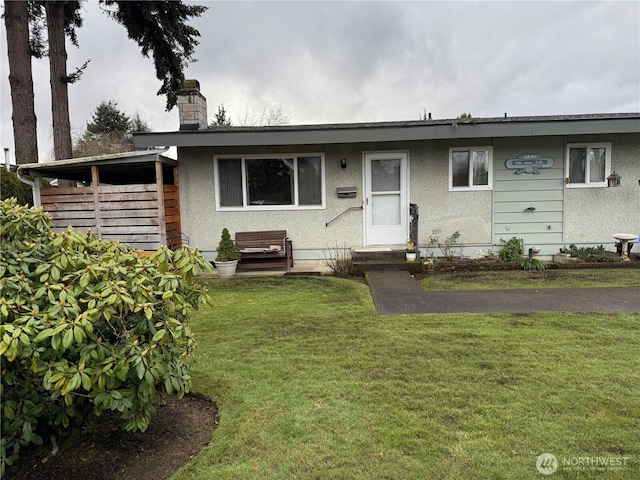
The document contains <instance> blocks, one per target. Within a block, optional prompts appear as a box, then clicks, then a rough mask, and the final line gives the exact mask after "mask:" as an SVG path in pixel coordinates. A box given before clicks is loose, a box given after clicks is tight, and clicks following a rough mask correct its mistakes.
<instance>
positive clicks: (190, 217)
mask: <svg viewBox="0 0 640 480" xmlns="http://www.w3.org/2000/svg"><path fill="white" fill-rule="evenodd" d="M565 141H566V142H568V143H573V142H583V141H611V142H612V154H613V169H614V170H615V171H616V172H617V173H618V174H620V175H621V177H622V186H621V187H619V188H588V189H571V188H567V189H565V213H564V235H565V240H566V244H567V245H568V244H570V243H576V244H600V243H605V242H607V241H609V242H610V243H609V244H608V245H607V246H608V247H610V246H611V244H612V243H613V239H612V237H611V235H612V234H614V233H617V232H630V233H640V186H639V185H638V179H640V134H633V135H630V134H627V135H615V136H607V137H606V138H603V137H601V136H596V137H584V136H581V137H576V138H566V139H565ZM492 143H493V140H492V139H485V140H483V141H479V140H474V141H465V140H457V141H441V140H438V141H425V142H408V143H402V144H399V143H397V144H391V143H366V144H342V145H340V144H338V145H334V144H331V145H321V146H318V145H315V146H302V147H295V148H292V147H268V148H267V147H265V148H262V149H257V148H254V149H242V150H233V149H230V148H227V149H217V150H214V149H213V148H181V149H179V151H178V158H179V177H180V179H179V182H180V199H181V200H180V201H181V215H182V229H183V232H184V233H185V234H186V235H187V236H188V237H189V243H190V244H191V245H194V246H199V247H200V248H201V249H202V250H203V252H205V254H206V255H207V257H208V258H212V256H213V254H214V252H215V249H216V247H217V244H218V241H219V238H220V232H221V231H222V229H223V228H224V227H227V228H228V229H229V230H230V232H231V235H232V237H233V235H234V234H235V232H237V231H255V230H275V229H285V230H287V233H288V235H289V237H290V238H291V239H292V241H293V247H294V258H296V259H308V260H317V259H318V258H319V256H320V255H321V254H322V252H323V250H328V249H331V248H333V247H335V246H336V245H338V246H346V247H353V246H361V245H363V237H364V234H363V228H364V227H363V212H362V210H354V211H350V212H348V213H345V214H344V215H343V216H342V217H340V218H338V219H337V220H335V221H334V222H333V223H331V225H329V226H326V223H327V222H329V221H330V220H332V219H334V218H335V217H337V216H338V215H340V214H341V213H342V212H344V211H345V210H347V209H348V208H349V207H360V206H361V205H362V200H363V158H364V157H363V152H380V151H403V152H408V154H409V170H410V182H409V197H408V198H409V202H410V203H417V204H418V207H419V213H420V218H419V244H420V246H422V247H424V246H425V245H426V244H428V242H429V238H430V237H431V236H435V237H438V238H439V239H440V241H444V240H445V239H446V238H447V237H449V236H451V235H452V234H453V233H454V232H455V231H458V232H459V233H460V240H459V241H460V242H461V243H462V244H463V245H465V250H464V253H465V254H467V255H470V254H474V253H475V252H476V251H477V249H478V248H491V245H492V202H493V192H492V191H475V192H473V191H470V192H450V191H449V188H448V169H449V148H450V147H452V146H464V145H467V146H486V145H492ZM496 148H500V147H494V157H500V155H498V154H497V153H496ZM256 153H265V154H267V153H273V154H280V153H322V154H324V158H325V175H326V183H325V187H326V208H324V209H315V210H278V211H241V212H231V211H220V212H219V211H216V203H215V179H214V155H224V154H256ZM342 158H345V159H346V161H347V168H345V169H342V168H341V167H340V161H341V159H342ZM500 158H501V157H500ZM351 186H355V187H356V188H357V196H356V197H355V198H349V199H340V198H337V195H336V188H337V187H351ZM407 235H408V232H407ZM636 248H638V247H636Z"/></svg>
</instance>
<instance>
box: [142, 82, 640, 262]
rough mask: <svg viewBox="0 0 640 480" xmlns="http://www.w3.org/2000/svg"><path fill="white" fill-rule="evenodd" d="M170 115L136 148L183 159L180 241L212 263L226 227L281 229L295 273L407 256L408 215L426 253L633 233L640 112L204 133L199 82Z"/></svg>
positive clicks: (553, 245) (639, 217)
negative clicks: (306, 265) (337, 262)
mask: <svg viewBox="0 0 640 480" xmlns="http://www.w3.org/2000/svg"><path fill="white" fill-rule="evenodd" d="M178 106H179V115H180V129H179V130H178V131H175V132H163V133H141V134H137V135H135V139H134V141H135V144H136V146H137V147H153V146H158V145H162V146H176V147H177V152H178V164H179V171H180V182H181V189H180V208H181V219H182V231H183V232H184V233H185V234H186V236H188V237H189V239H190V243H191V244H192V245H198V246H199V247H200V248H201V249H202V250H203V252H204V253H205V255H206V256H207V257H208V258H210V259H212V258H213V257H214V256H215V248H216V245H217V242H218V239H219V235H220V232H221V230H222V229H223V228H224V227H227V228H228V229H229V230H230V231H231V233H232V235H233V233H234V232H237V231H252V230H269V229H286V230H287V233H288V235H289V237H290V238H291V239H292V242H293V248H294V251H293V255H294V259H295V260H296V261H300V260H317V259H318V258H320V257H322V253H323V251H325V250H326V249H327V248H331V247H335V246H336V245H340V246H346V247H358V246H383V247H399V246H404V245H405V244H406V242H407V240H408V238H409V237H410V233H409V228H410V222H411V218H410V205H414V207H413V210H412V211H411V213H413V214H414V215H413V222H414V226H416V227H417V228H416V232H414V233H413V238H416V234H417V239H418V245H419V247H420V249H421V250H422V252H423V253H425V248H426V247H427V245H428V243H429V239H431V238H438V239H439V240H440V241H443V240H444V239H446V238H448V237H450V236H451V235H452V234H454V232H459V234H460V236H459V242H460V243H461V244H462V245H463V254H465V255H474V254H475V253H476V252H477V251H478V250H479V249H481V250H483V251H485V252H486V251H491V250H493V251H494V252H496V251H498V250H499V248H500V245H501V242H502V241H503V240H504V241H506V240H508V239H510V238H512V237H514V236H515V237H521V238H523V239H524V242H525V245H526V247H527V248H530V247H533V246H539V247H540V250H541V251H540V253H541V254H543V255H544V254H546V255H551V254H554V253H557V252H558V250H559V249H560V248H561V247H565V246H568V245H570V244H576V245H579V246H597V245H600V244H603V245H605V246H606V247H607V248H609V249H611V250H613V248H614V247H613V246H614V242H615V241H614V238H613V235H614V234H616V233H620V232H627V233H635V234H638V233H640V113H618V114H591V115H562V116H535V117H508V116H507V115H506V114H505V116H504V117H499V118H465V119H454V120H435V119H429V120H424V121H423V120H419V121H404V122H383V123H355V124H328V125H287V126H277V127H226V126H225V127H214V128H208V127H207V108H206V99H205V97H204V96H203V95H202V93H201V92H200V90H199V85H198V83H197V82H196V81H187V82H186V83H185V88H184V89H183V90H182V91H181V92H180V96H179V101H178ZM608 179H609V180H608ZM616 179H619V186H616V187H609V186H608V184H609V183H618V182H616ZM416 224H417V225H416ZM637 248H638V247H636V249H637Z"/></svg>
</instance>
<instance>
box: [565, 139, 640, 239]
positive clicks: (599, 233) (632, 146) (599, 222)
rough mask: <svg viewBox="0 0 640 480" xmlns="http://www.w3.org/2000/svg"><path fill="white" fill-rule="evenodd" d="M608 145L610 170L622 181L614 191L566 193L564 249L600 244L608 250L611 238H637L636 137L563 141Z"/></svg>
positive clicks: (639, 162) (639, 173)
mask: <svg viewBox="0 0 640 480" xmlns="http://www.w3.org/2000/svg"><path fill="white" fill-rule="evenodd" d="M609 141H610V142H611V154H612V170H613V171H615V172H616V173H617V174H619V175H620V176H621V177H622V179H621V182H620V183H621V184H620V186H619V187H616V188H574V189H567V190H566V203H565V209H566V210H565V216H566V235H565V242H566V244H567V245H569V244H572V243H575V244H594V245H599V244H604V246H605V247H607V248H609V249H611V248H612V245H613V242H614V239H613V237H612V235H613V234H615V233H634V234H640V185H639V184H638V181H639V179H640V134H618V135H612V136H602V135H598V136H589V137H587V136H580V137H571V138H568V139H567V142H569V143H574V142H576V143H577V142H609ZM635 248H636V250H637V249H638V247H635Z"/></svg>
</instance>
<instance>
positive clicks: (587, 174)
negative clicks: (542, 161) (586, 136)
mask: <svg viewBox="0 0 640 480" xmlns="http://www.w3.org/2000/svg"><path fill="white" fill-rule="evenodd" d="M566 169H567V178H568V179H569V181H568V184H567V186H568V187H606V186H607V177H608V176H609V174H610V173H611V144H609V143H598V144H569V145H567V162H566Z"/></svg>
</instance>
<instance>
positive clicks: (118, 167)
mask: <svg viewBox="0 0 640 480" xmlns="http://www.w3.org/2000/svg"><path fill="white" fill-rule="evenodd" d="M166 151H167V149H162V150H142V151H134V152H125V153H115V154H109V155H97V156H94V157H83V158H71V159H68V160H58V161H55V162H47V163H28V164H26V165H20V167H19V168H18V172H19V174H20V175H22V176H26V175H30V176H34V177H47V178H60V179H65V180H75V181H77V182H87V183H89V182H91V181H92V176H91V167H93V166H98V167H99V170H100V182H101V183H106V184H144V183H155V178H156V170H155V168H156V167H155V164H156V162H160V163H162V164H163V165H166V166H168V167H174V166H176V165H177V164H178V162H177V160H174V159H172V158H169V157H166V156H164V155H162V154H163V153H165V152H166Z"/></svg>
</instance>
